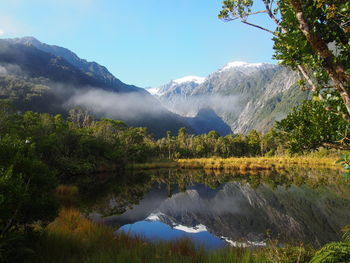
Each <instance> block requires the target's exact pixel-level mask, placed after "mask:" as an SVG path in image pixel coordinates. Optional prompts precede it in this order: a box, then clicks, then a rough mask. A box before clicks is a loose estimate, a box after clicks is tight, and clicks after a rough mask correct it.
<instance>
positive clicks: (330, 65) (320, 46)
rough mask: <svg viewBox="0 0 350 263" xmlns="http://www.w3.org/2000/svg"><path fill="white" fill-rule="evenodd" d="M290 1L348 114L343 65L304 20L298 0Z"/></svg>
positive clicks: (349, 102)
mask: <svg viewBox="0 0 350 263" xmlns="http://www.w3.org/2000/svg"><path fill="white" fill-rule="evenodd" d="M289 2H290V3H291V5H292V7H293V9H294V11H295V14H296V18H297V20H298V22H299V28H300V30H301V31H302V32H303V34H304V35H305V37H306V39H307V41H308V42H309V43H310V45H311V47H312V48H313V49H314V51H315V53H317V54H318V55H319V56H320V57H322V58H323V59H324V61H325V64H324V68H325V70H326V71H327V73H328V74H329V76H330V79H331V80H332V81H333V83H334V86H335V88H336V89H337V91H338V92H339V94H340V96H341V98H342V100H343V102H344V104H345V106H346V109H347V111H348V114H349V115H350V93H349V91H348V90H347V87H348V86H349V84H350V76H349V75H347V74H345V67H344V65H342V64H341V63H339V62H335V61H336V58H335V57H334V55H333V53H332V52H331V51H330V50H329V48H328V46H327V43H326V42H325V41H324V40H323V39H322V37H321V36H320V35H319V34H318V33H316V32H314V30H311V28H310V24H309V22H308V21H307V20H306V18H305V16H304V12H303V8H302V4H301V1H300V0H289Z"/></svg>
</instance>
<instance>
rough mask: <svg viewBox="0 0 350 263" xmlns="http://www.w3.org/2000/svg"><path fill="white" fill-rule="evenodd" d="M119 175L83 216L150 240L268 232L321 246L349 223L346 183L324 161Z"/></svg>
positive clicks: (216, 239)
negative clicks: (261, 168) (308, 165)
mask: <svg viewBox="0 0 350 263" xmlns="http://www.w3.org/2000/svg"><path fill="white" fill-rule="evenodd" d="M126 178H128V179H125V183H124V184H120V183H119V184H118V185H115V186H112V187H111V189H109V190H108V191H107V190H106V195H101V197H100V198H98V200H96V201H95V202H94V204H93V205H92V206H91V207H90V211H91V213H90V217H91V218H93V219H94V220H97V221H101V222H103V223H105V224H108V225H111V226H113V227H116V228H118V230H117V232H118V231H123V232H127V233H129V234H130V235H138V236H143V237H145V238H147V239H149V240H151V241H153V240H174V239H179V238H182V237H186V238H190V239H192V240H193V241H194V242H195V243H196V244H201V245H204V246H206V247H208V248H217V247H222V246H225V245H232V246H242V247H247V246H249V247H250V246H252V247H256V246H264V245H266V243H267V242H268V241H269V240H278V242H279V243H280V244H282V245H283V244H284V243H298V242H304V243H310V244H312V245H314V246H320V245H322V244H324V243H327V242H329V241H333V240H339V239H340V229H341V228H342V227H343V226H344V225H346V224H349V223H350V187H349V185H348V184H346V183H345V182H344V180H342V179H341V176H340V172H339V171H334V170H330V169H300V168H293V169H292V168H291V169H290V170H286V171H283V172H281V171H279V172H276V171H274V172H268V173H263V174H259V173H255V174H243V175H242V174H223V173H213V172H208V171H207V172H206V171H197V170H190V171H189V170H157V171H148V172H142V173H134V174H129V175H127V176H126ZM130 178H133V180H134V181H129V179H130Z"/></svg>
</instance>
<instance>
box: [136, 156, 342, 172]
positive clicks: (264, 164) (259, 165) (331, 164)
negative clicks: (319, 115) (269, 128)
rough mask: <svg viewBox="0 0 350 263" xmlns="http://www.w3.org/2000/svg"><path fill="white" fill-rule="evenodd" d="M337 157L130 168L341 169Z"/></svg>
mask: <svg viewBox="0 0 350 263" xmlns="http://www.w3.org/2000/svg"><path fill="white" fill-rule="evenodd" d="M336 161H337V158H336V157H321V158H320V157H315V156H300V157H288V156H285V157H241V158H235V157H233V158H215V157H214V158H195V159H177V160H173V161H161V162H153V163H141V164H133V165H130V166H129V168H130V169H135V170H148V169H160V168H181V169H207V170H224V171H240V172H247V171H264V170H265V171H269V170H284V169H286V168H289V167H293V166H294V167H295V166H296V167H309V168H332V169H341V167H340V166H339V165H337V164H336V163H335V162H336Z"/></svg>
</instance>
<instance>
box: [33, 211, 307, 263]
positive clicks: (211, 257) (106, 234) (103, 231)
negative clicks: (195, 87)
mask: <svg viewBox="0 0 350 263" xmlns="http://www.w3.org/2000/svg"><path fill="white" fill-rule="evenodd" d="M303 249H304V248H303ZM300 251H301V248H300V249H299V248H298V247H296V248H294V247H293V248H292V249H284V250H283V249H282V250H281V249H279V248H276V247H273V248H266V249H260V250H249V249H244V248H232V247H227V248H223V249H218V250H209V251H208V250H205V249H204V247H199V246H196V245H195V244H194V243H193V242H192V241H191V240H189V239H179V240H177V241H173V242H155V243H151V242H148V241H146V240H145V239H143V238H142V237H137V236H130V235H129V234H127V233H118V234H114V229H112V228H111V227H108V226H105V225H101V224H98V223H95V222H92V221H91V220H89V219H87V218H85V217H84V216H83V215H82V214H81V213H80V212H79V211H78V210H75V209H69V208H65V209H62V210H61V211H60V213H59V216H58V217H57V218H56V219H55V221H53V222H52V223H51V224H50V225H48V226H47V228H46V229H45V231H44V233H43V235H42V237H41V240H40V242H39V243H38V245H37V247H36V259H35V262H38V263H44V262H45V263H78V262H79V263H112V262H113V263H118V262H132V263H148V262H149V263H153V262H157V263H163V262H167V263H168V262H169V263H178V262H184V263H187V262H189V263H218V262H220V263H226V262H227V263H263V262H276V261H275V260H276V259H277V258H278V259H281V262H286V263H289V262H290V263H291V262H295V261H289V260H288V258H290V259H293V260H294V259H295V258H298V259H299V261H298V262H300V263H302V262H308V261H306V260H308V259H309V258H310V256H312V253H311V252H309V251H306V250H303V251H302V253H301V252H300ZM307 253H309V254H310V256H307V257H305V256H304V255H305V254H306V255H309V254H307ZM282 259H283V260H282ZM304 259H305V260H304Z"/></svg>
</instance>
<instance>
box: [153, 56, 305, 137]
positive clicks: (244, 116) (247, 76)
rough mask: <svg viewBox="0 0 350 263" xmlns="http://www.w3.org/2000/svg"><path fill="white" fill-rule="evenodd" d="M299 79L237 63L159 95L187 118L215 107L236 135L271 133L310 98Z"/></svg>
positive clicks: (184, 80) (282, 71) (176, 84)
mask: <svg viewBox="0 0 350 263" xmlns="http://www.w3.org/2000/svg"><path fill="white" fill-rule="evenodd" d="M297 79H298V76H297V74H296V73H295V72H293V71H291V70H289V69H286V68H284V67H281V66H278V65H274V64H269V63H247V62H241V61H233V62H230V63H227V64H226V65H225V66H223V67H222V68H220V69H219V70H217V71H215V72H213V73H212V74H210V75H209V76H207V77H206V78H199V79H198V78H196V77H193V78H192V77H184V78H181V79H179V80H178V81H171V82H169V83H168V84H166V85H164V86H162V87H160V88H158V90H157V96H158V99H159V100H160V101H161V102H162V104H163V105H164V106H165V107H166V108H168V109H169V110H170V111H173V112H175V113H177V114H180V115H182V116H186V117H193V116H196V115H197V114H198V112H199V111H200V110H201V109H204V108H205V109H208V108H211V109H212V110H214V112H215V113H216V114H217V115H218V116H219V117H220V118H221V119H222V120H223V121H224V122H225V123H226V124H227V125H228V126H229V127H230V128H231V130H232V131H233V132H234V133H246V132H248V131H249V130H251V129H256V130H259V131H267V130H268V129H269V128H270V127H272V125H273V123H274V122H275V121H276V120H280V119H282V118H284V117H285V116H286V115H287V114H288V112H289V111H290V110H291V109H292V108H293V107H294V106H296V105H298V104H300V103H301V102H302V101H303V100H305V99H306V98H307V97H308V93H307V92H302V91H300V90H299V88H298V87H297V85H296V84H295V83H296V81H297ZM207 128H208V127H207ZM214 128H215V127H214V125H213V128H212V129H214ZM197 129H198V127H197Z"/></svg>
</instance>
